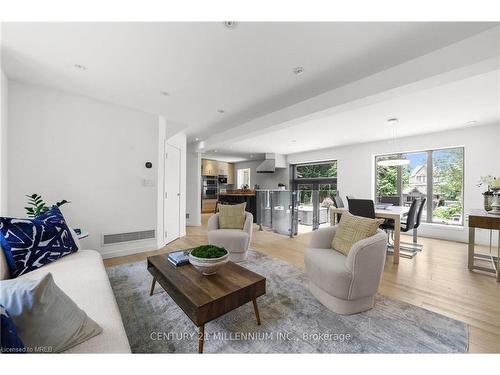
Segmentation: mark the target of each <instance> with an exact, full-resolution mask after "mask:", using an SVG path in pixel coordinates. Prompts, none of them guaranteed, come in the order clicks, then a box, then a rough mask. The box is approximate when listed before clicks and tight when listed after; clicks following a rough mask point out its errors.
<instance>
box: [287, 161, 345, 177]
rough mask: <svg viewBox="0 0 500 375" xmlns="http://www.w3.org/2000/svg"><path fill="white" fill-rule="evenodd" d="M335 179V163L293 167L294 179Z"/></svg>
mask: <svg viewBox="0 0 500 375" xmlns="http://www.w3.org/2000/svg"><path fill="white" fill-rule="evenodd" d="M331 178H335V179H336V178H337V162H336V161H329V162H325V163H314V164H298V165H296V166H295V179H296V180H302V179H331Z"/></svg>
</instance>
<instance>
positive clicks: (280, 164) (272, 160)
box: [256, 154, 286, 173]
mask: <svg viewBox="0 0 500 375" xmlns="http://www.w3.org/2000/svg"><path fill="white" fill-rule="evenodd" d="M276 168H286V158H285V156H284V155H280V154H266V159H265V160H264V161H263V162H262V163H260V164H259V165H258V166H257V169H256V171H257V173H274V172H275V171H276Z"/></svg>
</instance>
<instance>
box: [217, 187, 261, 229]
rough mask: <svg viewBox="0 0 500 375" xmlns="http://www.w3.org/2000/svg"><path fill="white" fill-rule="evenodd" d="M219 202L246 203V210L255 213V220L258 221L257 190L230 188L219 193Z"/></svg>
mask: <svg viewBox="0 0 500 375" xmlns="http://www.w3.org/2000/svg"><path fill="white" fill-rule="evenodd" d="M217 203H218V204H238V203H246V204H247V206H246V210H247V211H248V212H250V213H251V214H252V215H253V222H254V223H256V222H257V202H256V194H255V190H243V189H238V190H228V191H227V192H225V193H219V195H218V202H217Z"/></svg>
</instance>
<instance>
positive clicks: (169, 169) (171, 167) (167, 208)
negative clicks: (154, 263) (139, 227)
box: [163, 143, 181, 244]
mask: <svg viewBox="0 0 500 375" xmlns="http://www.w3.org/2000/svg"><path fill="white" fill-rule="evenodd" d="M165 158H166V159H165V185H164V186H165V204H164V206H163V207H164V214H163V215H164V220H163V222H164V231H165V243H167V244H168V243H169V242H172V241H174V240H176V239H177V238H179V237H180V233H181V228H180V215H181V150H180V149H179V148H177V147H174V146H172V145H169V144H168V143H165Z"/></svg>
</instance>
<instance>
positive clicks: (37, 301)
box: [0, 273, 102, 353]
mask: <svg viewBox="0 0 500 375" xmlns="http://www.w3.org/2000/svg"><path fill="white" fill-rule="evenodd" d="M0 304H2V305H3V306H5V309H6V310H7V311H8V312H9V314H10V316H11V318H12V320H13V321H14V323H15V325H16V328H17V331H18V334H19V336H20V337H21V339H22V341H23V342H24V345H25V346H26V351H27V352H28V353H30V352H31V353H33V352H41V353H50V352H54V353H60V352H63V351H65V350H68V349H69V348H71V347H73V346H75V345H78V344H80V343H82V342H84V341H87V340H88V339H90V338H91V337H94V336H96V335H98V334H99V333H101V332H102V328H101V327H100V326H99V325H98V324H97V323H96V322H94V321H93V320H92V319H90V318H89V317H88V316H87V314H86V313H85V311H83V310H82V309H80V308H79V307H78V306H77V305H76V303H75V302H73V300H72V299H71V298H69V297H68V295H67V294H66V293H64V292H63V291H62V290H61V289H60V288H59V287H58V286H57V285H56V283H55V282H54V279H53V277H52V274H50V273H49V274H47V275H45V276H44V277H43V278H41V279H38V280H28V279H12V280H3V281H0Z"/></svg>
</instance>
